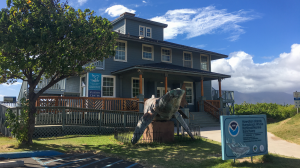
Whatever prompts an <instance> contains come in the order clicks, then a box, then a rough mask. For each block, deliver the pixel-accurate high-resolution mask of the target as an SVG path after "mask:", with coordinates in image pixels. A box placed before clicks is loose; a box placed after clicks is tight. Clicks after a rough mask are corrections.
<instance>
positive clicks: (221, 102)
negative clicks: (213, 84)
mask: <svg viewBox="0 0 300 168" xmlns="http://www.w3.org/2000/svg"><path fill="white" fill-rule="evenodd" d="M218 82H219V100H220V109H219V110H220V115H224V114H225V112H224V108H223V98H222V90H221V78H219V79H218Z"/></svg>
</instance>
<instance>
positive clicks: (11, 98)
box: [3, 96, 17, 103]
mask: <svg viewBox="0 0 300 168" xmlns="http://www.w3.org/2000/svg"><path fill="white" fill-rule="evenodd" d="M3 101H4V102H9V103H16V101H17V99H16V97H14V96H4V97H3Z"/></svg>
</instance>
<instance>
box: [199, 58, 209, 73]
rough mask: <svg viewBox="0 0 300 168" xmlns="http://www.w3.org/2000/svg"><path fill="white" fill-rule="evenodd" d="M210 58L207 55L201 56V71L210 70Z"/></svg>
mask: <svg viewBox="0 0 300 168" xmlns="http://www.w3.org/2000/svg"><path fill="white" fill-rule="evenodd" d="M208 60H209V57H208V56H207V55H200V62H201V70H205V71H208V70H209V61H208Z"/></svg>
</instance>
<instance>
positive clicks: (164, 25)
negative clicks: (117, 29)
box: [111, 12, 168, 28]
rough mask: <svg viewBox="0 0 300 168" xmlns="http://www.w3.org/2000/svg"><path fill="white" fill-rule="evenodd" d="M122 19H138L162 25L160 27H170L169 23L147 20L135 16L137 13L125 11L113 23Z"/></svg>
mask: <svg viewBox="0 0 300 168" xmlns="http://www.w3.org/2000/svg"><path fill="white" fill-rule="evenodd" d="M122 19H131V20H136V21H139V22H144V23H148V24H153V25H156V26H160V27H163V28H166V27H168V25H167V24H163V23H159V22H154V21H151V20H147V19H142V18H139V17H135V14H132V13H128V12H125V13H123V14H121V15H120V17H118V18H116V19H115V20H113V21H111V24H112V25H114V24H116V23H117V22H119V21H121V20H122Z"/></svg>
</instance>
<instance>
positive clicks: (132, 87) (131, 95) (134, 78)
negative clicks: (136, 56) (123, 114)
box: [130, 77, 145, 98]
mask: <svg viewBox="0 0 300 168" xmlns="http://www.w3.org/2000/svg"><path fill="white" fill-rule="evenodd" d="M133 79H137V80H139V82H140V78H137V77H131V88H130V90H131V97H132V98H134V97H133V89H132V88H133ZM142 79H143V95H145V92H144V90H145V87H144V86H145V85H144V78H142Z"/></svg>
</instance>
